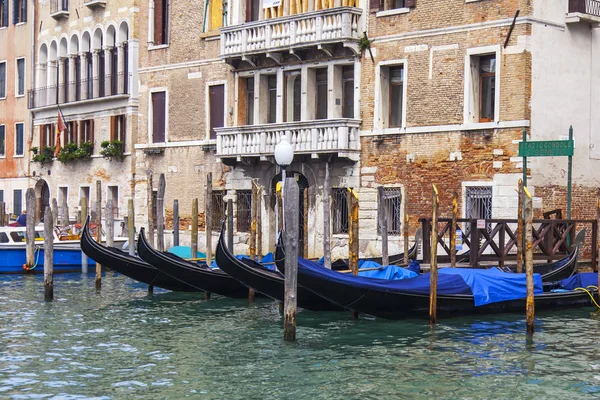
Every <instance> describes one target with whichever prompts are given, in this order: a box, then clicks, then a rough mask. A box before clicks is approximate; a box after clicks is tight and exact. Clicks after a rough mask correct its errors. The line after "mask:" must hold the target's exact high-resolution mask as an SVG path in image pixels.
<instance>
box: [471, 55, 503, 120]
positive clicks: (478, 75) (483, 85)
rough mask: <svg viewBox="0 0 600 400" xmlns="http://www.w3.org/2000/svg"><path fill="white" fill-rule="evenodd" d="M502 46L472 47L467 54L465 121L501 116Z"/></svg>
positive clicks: (498, 117)
mask: <svg viewBox="0 0 600 400" xmlns="http://www.w3.org/2000/svg"><path fill="white" fill-rule="evenodd" d="M499 60H500V46H488V47H480V48H476V49H468V50H467V56H466V58H465V104H464V121H465V124H479V123H490V122H498V121H499V120H500V63H499V62H498V61H499Z"/></svg>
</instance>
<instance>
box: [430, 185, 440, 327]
mask: <svg viewBox="0 0 600 400" xmlns="http://www.w3.org/2000/svg"><path fill="white" fill-rule="evenodd" d="M431 186H432V194H433V196H432V197H433V198H432V204H433V206H432V209H433V212H432V216H431V272H430V274H429V276H430V281H429V323H430V324H431V325H435V324H436V322H437V282H438V266H437V243H438V240H437V239H438V224H437V222H438V209H439V203H440V199H439V197H438V190H437V188H436V187H435V185H431Z"/></svg>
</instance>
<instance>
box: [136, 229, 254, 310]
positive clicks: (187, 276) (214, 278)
mask: <svg viewBox="0 0 600 400" xmlns="http://www.w3.org/2000/svg"><path fill="white" fill-rule="evenodd" d="M138 254H139V255H140V258H141V259H142V260H144V261H146V262H147V263H148V264H150V265H152V266H153V267H154V268H156V269H158V270H159V271H161V272H163V273H164V274H166V275H168V276H170V277H171V278H173V279H175V280H177V281H180V282H182V283H185V284H187V285H191V286H193V287H195V288H196V289H198V290H203V291H206V292H211V293H216V294H220V295H222V296H227V297H232V298H238V299H239V298H246V297H248V288H247V287H246V286H244V285H243V284H242V283H240V282H239V281H238V280H236V279H234V278H233V277H231V276H230V275H227V274H226V273H225V272H223V271H221V270H213V269H211V268H209V267H207V266H206V265H199V264H197V263H193V262H190V261H187V260H184V259H183V258H181V257H178V256H176V255H175V254H171V253H167V252H161V251H157V250H155V249H153V248H152V246H150V243H148V241H147V240H146V236H145V235H144V228H141V229H140V235H139V237H138Z"/></svg>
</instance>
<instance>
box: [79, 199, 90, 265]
mask: <svg viewBox="0 0 600 400" xmlns="http://www.w3.org/2000/svg"><path fill="white" fill-rule="evenodd" d="M80 202H81V221H86V220H87V217H88V198H87V197H85V196H84V197H82V198H81V200H80ZM83 223H84V224H85V222H83ZM88 229H89V226H88ZM88 260H89V259H88V256H87V255H86V254H85V253H84V252H83V251H82V252H81V272H82V273H84V274H87V273H88V272H89V261H88Z"/></svg>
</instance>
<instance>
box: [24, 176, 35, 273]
mask: <svg viewBox="0 0 600 400" xmlns="http://www.w3.org/2000/svg"><path fill="white" fill-rule="evenodd" d="M35 205H36V203H35V192H34V190H33V188H29V189H27V191H26V192H25V210H27V218H26V220H25V221H26V222H25V247H26V251H25V253H26V258H25V265H26V268H27V269H31V268H33V266H34V265H35V257H34V253H35V251H34V249H35Z"/></svg>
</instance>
